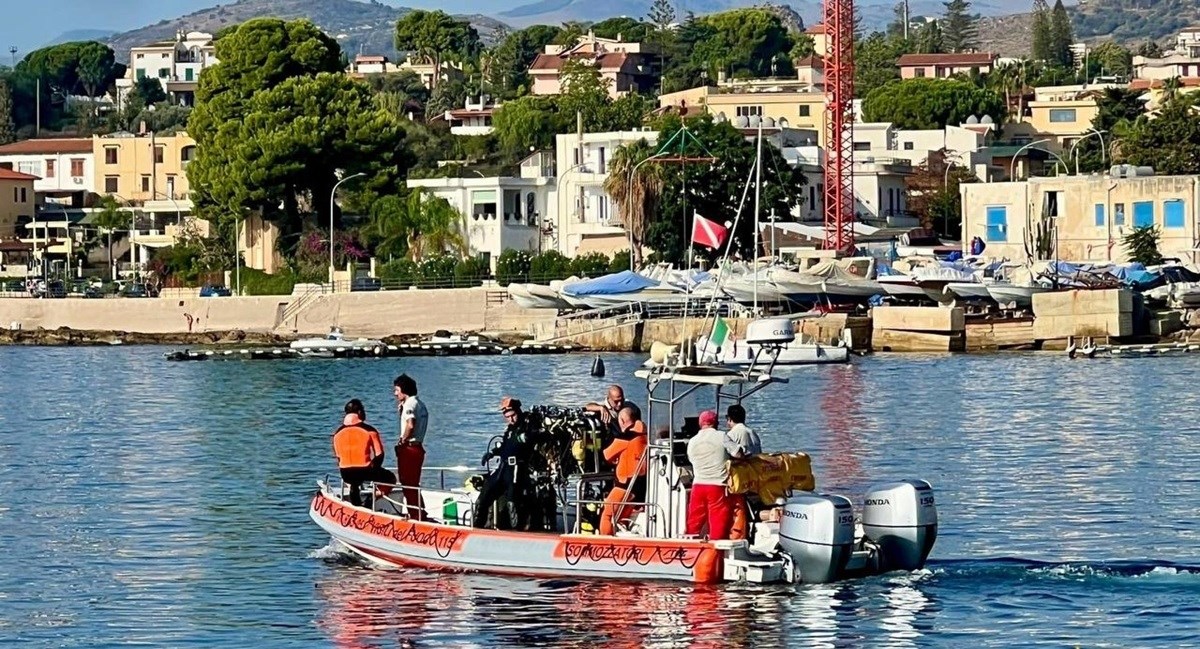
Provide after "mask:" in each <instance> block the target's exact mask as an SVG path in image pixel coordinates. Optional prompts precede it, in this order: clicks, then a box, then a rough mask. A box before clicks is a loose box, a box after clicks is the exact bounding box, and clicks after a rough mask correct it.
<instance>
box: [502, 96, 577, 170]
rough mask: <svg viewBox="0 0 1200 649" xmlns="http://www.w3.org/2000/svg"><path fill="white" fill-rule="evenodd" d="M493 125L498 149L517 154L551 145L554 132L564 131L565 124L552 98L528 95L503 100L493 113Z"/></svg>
mask: <svg viewBox="0 0 1200 649" xmlns="http://www.w3.org/2000/svg"><path fill="white" fill-rule="evenodd" d="M573 121H574V116H572V122H573ZM492 127H493V134H494V135H495V137H496V140H497V142H499V144H500V149H501V151H502V152H507V154H508V155H509V156H511V157H520V156H521V155H523V154H527V153H528V152H529V151H531V150H535V149H547V148H550V147H552V146H554V136H555V134H556V133H559V132H563V131H564V130H565V129H566V128H567V124H566V120H565V119H563V118H562V117H560V114H559V111H558V108H557V102H555V101H554V99H553V98H551V97H545V96H529V97H521V98H520V99H517V100H514V101H509V102H505V104H504V105H503V106H501V107H500V108H499V110H497V111H496V112H495V114H494V115H493V116H492Z"/></svg>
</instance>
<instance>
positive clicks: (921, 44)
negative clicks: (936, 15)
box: [917, 20, 946, 54]
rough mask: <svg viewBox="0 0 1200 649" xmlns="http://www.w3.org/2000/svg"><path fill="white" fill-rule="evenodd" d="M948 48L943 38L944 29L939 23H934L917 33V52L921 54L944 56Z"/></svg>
mask: <svg viewBox="0 0 1200 649" xmlns="http://www.w3.org/2000/svg"><path fill="white" fill-rule="evenodd" d="M945 51H946V46H945V44H944V42H943V38H942V28H941V27H939V26H938V21H936V20H935V21H933V22H931V23H929V24H927V25H925V26H924V27H922V28H921V31H920V32H918V33H917V52H918V53H920V54H943V53H945Z"/></svg>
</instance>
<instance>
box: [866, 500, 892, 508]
mask: <svg viewBox="0 0 1200 649" xmlns="http://www.w3.org/2000/svg"><path fill="white" fill-rule="evenodd" d="M866 504H867V507H875V506H878V505H890V504H892V503H891V502H889V501H888V499H887V498H868V499H867V503H866Z"/></svg>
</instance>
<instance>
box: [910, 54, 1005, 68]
mask: <svg viewBox="0 0 1200 649" xmlns="http://www.w3.org/2000/svg"><path fill="white" fill-rule="evenodd" d="M996 58H997V56H996V55H995V54H992V53H990V52H962V53H959V54H905V55H904V56H902V57H900V58H899V59H897V60H896V66H897V67H901V68H906V67H910V66H914V65H953V66H970V65H991V64H992V63H994V62H995V61H996Z"/></svg>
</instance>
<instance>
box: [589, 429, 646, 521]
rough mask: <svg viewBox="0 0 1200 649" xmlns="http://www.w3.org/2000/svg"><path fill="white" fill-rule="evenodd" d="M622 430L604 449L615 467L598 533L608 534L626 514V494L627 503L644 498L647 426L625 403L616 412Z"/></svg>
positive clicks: (641, 500)
mask: <svg viewBox="0 0 1200 649" xmlns="http://www.w3.org/2000/svg"><path fill="white" fill-rule="evenodd" d="M617 421H618V423H619V424H620V426H621V432H620V433H619V434H618V435H617V437H616V439H614V440H613V441H612V443H611V444H609V445H608V447H607V448H605V449H604V459H605V460H608V462H609V463H610V464H613V465H615V466H616V480H615V481H614V483H613V488H612V491H610V492H608V497H607V498H605V499H604V509H603V510H602V511H601V513H600V533H601V534H603V535H606V536H607V535H611V534H612V533H613V530H614V529H615V527H616V522H617V521H619V520H621V518H622V517H623V516H624V514H625V509H626V508H625V507H623V506H621V502H622V501H625V500H626V497H628V499H629V501H630V502H633V503H642V502H645V500H646V460H645V455H646V448H647V447H648V446H649V441H648V440H647V439H646V425H645V424H644V423H642V421H641V415H640V414H639V413H638V412H637V409H636V408H634V407H632V406H625V407H624V408H621V411H620V412H619V413H618V414H617Z"/></svg>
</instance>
